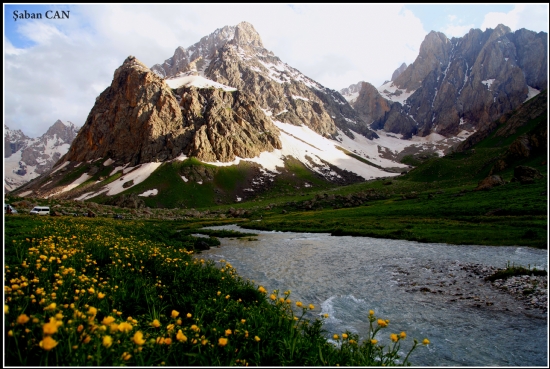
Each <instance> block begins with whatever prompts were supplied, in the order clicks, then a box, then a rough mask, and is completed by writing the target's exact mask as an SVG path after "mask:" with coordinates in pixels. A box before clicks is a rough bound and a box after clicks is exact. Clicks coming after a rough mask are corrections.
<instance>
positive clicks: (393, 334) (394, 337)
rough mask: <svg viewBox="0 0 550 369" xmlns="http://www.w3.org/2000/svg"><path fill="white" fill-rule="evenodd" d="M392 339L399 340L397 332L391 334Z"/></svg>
mask: <svg viewBox="0 0 550 369" xmlns="http://www.w3.org/2000/svg"><path fill="white" fill-rule="evenodd" d="M390 339H391V340H392V341H393V342H397V341H399V337H397V334H395V333H392V334H390Z"/></svg>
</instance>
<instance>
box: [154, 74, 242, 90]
mask: <svg viewBox="0 0 550 369" xmlns="http://www.w3.org/2000/svg"><path fill="white" fill-rule="evenodd" d="M165 82H166V84H167V85H168V86H169V87H170V88H173V89H176V88H178V87H182V86H184V87H189V86H194V87H197V88H221V89H222V90H224V91H237V89H236V88H235V87H230V86H226V85H224V84H221V83H218V82H215V81H212V80H210V79H208V78H204V77H202V76H182V77H173V78H168V79H166V80H165Z"/></svg>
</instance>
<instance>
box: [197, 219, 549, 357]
mask: <svg viewBox="0 0 550 369" xmlns="http://www.w3.org/2000/svg"><path fill="white" fill-rule="evenodd" d="M208 228H210V229H230V230H238V231H243V232H253V233H257V234H258V237H257V239H258V240H257V241H249V240H247V239H220V241H221V247H218V248H212V249H211V250H208V251H205V252H203V254H202V256H201V257H205V258H209V259H212V260H220V259H225V260H227V261H228V262H230V263H231V264H232V265H233V267H235V268H236V270H237V273H238V274H239V275H241V276H242V277H244V278H246V279H250V280H253V281H254V283H255V284H256V285H262V286H264V287H265V288H266V289H267V290H268V291H272V290H276V289H278V290H280V291H281V294H282V292H284V291H286V290H291V291H292V292H291V299H292V300H293V301H298V300H300V301H302V302H303V303H304V304H306V305H307V304H310V303H311V304H314V305H315V309H314V310H313V311H312V312H311V313H309V314H310V316H309V317H310V318H315V317H316V316H318V315H320V314H325V313H326V314H329V318H328V319H326V322H325V325H324V328H325V329H326V330H327V337H330V336H332V334H333V333H338V334H340V333H343V332H344V331H345V330H349V331H351V332H354V333H358V334H359V336H360V337H365V336H366V334H367V332H368V319H367V317H368V312H369V310H371V309H372V310H374V311H375V314H376V316H377V317H381V318H383V319H389V320H390V324H389V326H388V328H386V329H385V330H382V331H381V332H379V335H378V336H377V338H378V339H379V341H380V342H381V343H382V344H387V343H389V334H390V333H399V332H401V331H405V332H406V333H407V339H406V340H405V341H404V342H403V343H402V348H403V352H402V354H405V351H407V350H408V348H410V347H411V345H412V338H417V339H418V340H419V341H422V340H423V339H424V338H428V339H429V340H430V344H429V345H428V346H426V347H418V348H417V349H416V350H415V352H414V353H413V354H412V355H411V357H410V358H409V360H410V361H411V363H412V364H413V365H415V366H547V364H548V350H547V346H548V330H547V327H548V325H547V318H546V314H542V315H541V313H540V312H539V313H538V314H537V313H536V312H530V311H528V310H526V309H525V308H524V307H522V305H521V304H520V303H519V302H518V301H517V300H514V299H513V298H512V297H511V296H509V295H507V294H505V293H503V292H500V291H496V290H495V289H494V288H491V287H490V285H489V283H487V282H484V281H483V279H480V278H477V279H476V278H475V276H473V275H472V274H469V272H468V271H465V270H463V268H462V266H463V265H464V264H468V263H470V264H472V263H476V264H482V265H486V266H494V267H498V268H503V267H505V266H506V264H507V263H508V262H509V263H510V264H512V263H514V264H515V265H523V266H528V265H530V266H531V267H533V266H536V267H537V268H539V269H547V268H548V266H547V263H548V256H547V252H546V250H537V249H532V248H527V247H515V246H511V247H509V246H506V247H494V246H473V245H472V246H470V245H458V246H457V245H448V244H435V243H419V242H412V241H404V240H387V239H376V238H369V237H350V236H343V237H332V236H330V235H329V234H323V233H294V232H266V231H256V230H254V231H250V230H244V229H242V228H240V227H238V226H235V225H232V226H219V227H208ZM403 356H404V355H403Z"/></svg>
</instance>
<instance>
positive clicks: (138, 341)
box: [133, 331, 145, 346]
mask: <svg viewBox="0 0 550 369" xmlns="http://www.w3.org/2000/svg"><path fill="white" fill-rule="evenodd" d="M133 341H134V342H135V344H136V345H139V346H141V345H143V344H144V343H145V340H144V339H143V333H141V331H137V332H136V333H135V334H134V338H133Z"/></svg>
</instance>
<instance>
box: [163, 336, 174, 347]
mask: <svg viewBox="0 0 550 369" xmlns="http://www.w3.org/2000/svg"><path fill="white" fill-rule="evenodd" d="M164 344H165V345H171V344H172V339H171V338H170V337H166V338H165V339H164Z"/></svg>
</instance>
